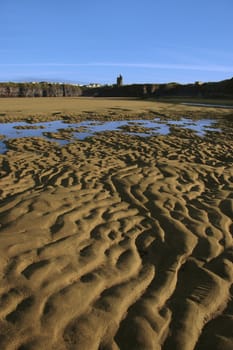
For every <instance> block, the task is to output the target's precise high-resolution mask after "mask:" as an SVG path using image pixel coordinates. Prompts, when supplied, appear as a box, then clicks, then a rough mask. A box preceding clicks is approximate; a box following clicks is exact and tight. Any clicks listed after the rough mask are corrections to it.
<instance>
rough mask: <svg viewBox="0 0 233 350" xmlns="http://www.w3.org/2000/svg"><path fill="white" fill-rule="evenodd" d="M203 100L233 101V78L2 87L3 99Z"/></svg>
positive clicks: (35, 84)
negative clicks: (136, 98)
mask: <svg viewBox="0 0 233 350" xmlns="http://www.w3.org/2000/svg"><path fill="white" fill-rule="evenodd" d="M80 95H83V96H96V97H138V98H146V97H163V96H171V97H172V96H181V97H200V98H202V97H203V98H214V99H215V98H216V99H221V98H224V99H233V78H232V79H228V80H223V81H220V82H216V83H203V84H199V83H195V84H186V85H182V84H177V83H169V84H132V85H123V86H117V85H113V86H100V87H94V88H90V87H82V88H80V87H79V86H76V85H70V84H51V83H46V82H41V83H0V97H66V96H80Z"/></svg>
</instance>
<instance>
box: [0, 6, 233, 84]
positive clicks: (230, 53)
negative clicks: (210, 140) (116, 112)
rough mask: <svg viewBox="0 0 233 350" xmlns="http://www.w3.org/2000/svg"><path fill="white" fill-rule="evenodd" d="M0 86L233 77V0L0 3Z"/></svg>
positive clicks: (151, 81)
mask: <svg viewBox="0 0 233 350" xmlns="http://www.w3.org/2000/svg"><path fill="white" fill-rule="evenodd" d="M0 5H1V6H0V9H1V10H0V81H16V82H19V81H54V82H70V83H77V84H88V83H100V84H112V83H115V81H116V77H117V76H118V75H119V74H122V76H123V81H124V83H125V84H132V83H165V82H178V83H192V82H195V81H220V80H224V79H229V78H232V77H233V40H232V37H233V20H232V15H233V0H221V1H220V0H143V1H142V0H140V1H138V0H99V1H97V0H86V1H80V0H66V1H65V0H40V1H32V0H20V1H19V0H0Z"/></svg>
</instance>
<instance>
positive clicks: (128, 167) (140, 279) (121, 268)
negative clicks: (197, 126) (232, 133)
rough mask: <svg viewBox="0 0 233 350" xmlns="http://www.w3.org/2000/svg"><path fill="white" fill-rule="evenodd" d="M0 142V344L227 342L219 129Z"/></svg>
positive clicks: (166, 346) (229, 277)
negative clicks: (2, 145)
mask: <svg viewBox="0 0 233 350" xmlns="http://www.w3.org/2000/svg"><path fill="white" fill-rule="evenodd" d="M9 145H10V148H11V149H10V151H9V152H8V153H7V155H1V156H0V164H1V174H0V175H1V191H0V194H1V198H2V201H1V206H0V222H1V226H0V262H1V263H0V274H1V284H0V315H1V318H0V348H1V349H7V350H8V349H9V350H13V349H17V350H28V349H30V350H41V349H57V350H64V349H69V350H74V349H78V350H79V349H80V350H90V349H93V350H94V349H105V350H107V349H112V350H116V349H122V350H123V349H137V350H139V349H141V350H152V349H153V350H159V349H162V350H192V349H195V350H206V349H218V350H219V349H224V350H230V349H232V348H233V337H232V328H233V299H232V294H233V289H232V282H233V248H232V247H233V246H232V233H233V225H232V217H233V187H232V179H233V170H232V143H231V142H229V140H228V141H227V142H225V141H224V139H219V140H217V139H214V140H211V138H206V139H200V138H199V137H197V136H194V135H193V136H192V138H190V135H189V136H188V137H187V135H184V137H182V135H180V136H179V137H177V136H176V135H170V136H166V137H163V136H161V137H151V138H147V139H143V138H138V137H133V136H126V135H123V134H120V133H117V134H116V133H114V132H109V133H104V134H103V135H98V136H96V137H95V138H93V139H91V140H90V141H88V142H78V141H77V142H76V143H74V144H71V145H67V146H65V147H63V148H60V147H59V146H55V145H54V144H53V143H50V142H47V141H45V140H43V139H39V138H34V139H25V140H24V142H22V141H20V140H19V139H18V140H12V141H10V142H9Z"/></svg>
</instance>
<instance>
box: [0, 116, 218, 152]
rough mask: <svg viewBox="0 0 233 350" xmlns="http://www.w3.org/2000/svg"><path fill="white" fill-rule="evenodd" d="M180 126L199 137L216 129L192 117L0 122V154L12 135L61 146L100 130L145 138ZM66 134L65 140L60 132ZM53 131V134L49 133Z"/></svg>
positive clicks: (209, 122) (212, 122) (165, 133)
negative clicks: (1, 136)
mask: <svg viewBox="0 0 233 350" xmlns="http://www.w3.org/2000/svg"><path fill="white" fill-rule="evenodd" d="M173 125H174V126H180V127H182V128H186V129H189V130H193V131H195V132H196V134H197V135H199V136H204V135H205V133H206V131H220V130H219V129H217V128H216V127H214V125H215V121H214V120H211V119H202V120H195V121H194V120H192V119H188V118H182V119H180V120H169V121H164V120H160V118H155V119H153V120H144V119H138V120H125V121H122V120H121V121H106V122H105V121H95V120H88V121H82V122H79V123H67V122H64V121H63V120H56V121H50V122H40V123H34V124H31V123H30V124H29V123H26V122H13V123H0V135H3V138H2V139H1V140H0V153H4V152H6V150H7V147H6V145H5V143H4V141H6V140H9V139H12V138H23V137H44V138H46V139H49V140H50V141H51V140H52V141H56V142H58V143H59V144H60V145H61V146H62V145H64V144H66V143H69V142H72V140H75V139H79V140H84V139H85V138H87V137H90V136H93V135H95V134H96V133H100V132H104V131H121V132H123V133H128V134H133V135H138V136H141V137H148V136H153V135H167V134H169V133H170V126H173ZM62 132H64V133H65V135H67V133H68V134H69V137H68V139H67V140H66V137H64V135H62ZM54 134H56V135H55V136H56V137H53V135H54Z"/></svg>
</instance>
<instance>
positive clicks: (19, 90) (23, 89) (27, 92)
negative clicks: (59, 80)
mask: <svg viewBox="0 0 233 350" xmlns="http://www.w3.org/2000/svg"><path fill="white" fill-rule="evenodd" d="M81 94H82V90H81V89H80V87H79V86H75V85H69V84H50V83H0V97H62V96H64V97H65V96H80V95H81Z"/></svg>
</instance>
